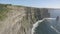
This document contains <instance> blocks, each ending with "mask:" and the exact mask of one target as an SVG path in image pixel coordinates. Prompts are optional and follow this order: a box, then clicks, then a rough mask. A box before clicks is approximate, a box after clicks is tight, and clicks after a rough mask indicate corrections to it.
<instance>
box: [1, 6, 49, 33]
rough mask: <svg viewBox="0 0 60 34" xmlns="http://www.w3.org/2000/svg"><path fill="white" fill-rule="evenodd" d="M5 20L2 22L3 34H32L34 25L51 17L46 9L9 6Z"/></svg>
mask: <svg viewBox="0 0 60 34" xmlns="http://www.w3.org/2000/svg"><path fill="white" fill-rule="evenodd" d="M6 8H8V9H9V10H8V13H6V15H7V17H6V19H5V20H3V21H0V24H2V25H1V26H0V27H1V28H0V33H1V34H31V29H32V27H33V26H32V25H33V24H34V23H35V22H36V21H38V20H41V19H43V18H46V17H50V14H49V13H48V9H46V8H43V9H41V8H32V7H23V6H12V5H7V6H6Z"/></svg>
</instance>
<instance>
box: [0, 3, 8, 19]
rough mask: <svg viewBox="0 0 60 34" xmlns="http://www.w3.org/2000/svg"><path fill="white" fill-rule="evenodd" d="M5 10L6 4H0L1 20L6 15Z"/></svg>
mask: <svg viewBox="0 0 60 34" xmlns="http://www.w3.org/2000/svg"><path fill="white" fill-rule="evenodd" d="M7 12H8V8H7V5H4V4H0V20H3V19H4V18H5V17H6V14H7Z"/></svg>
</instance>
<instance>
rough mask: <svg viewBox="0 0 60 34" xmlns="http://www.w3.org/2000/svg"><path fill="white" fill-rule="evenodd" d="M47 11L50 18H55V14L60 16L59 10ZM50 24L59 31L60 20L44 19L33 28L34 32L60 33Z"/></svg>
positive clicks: (42, 33) (37, 33)
mask: <svg viewBox="0 0 60 34" xmlns="http://www.w3.org/2000/svg"><path fill="white" fill-rule="evenodd" d="M49 13H50V17H51V18H56V17H57V16H60V10H49ZM50 26H53V27H54V28H55V29H56V30H58V31H59V32H60V20H59V21H56V20H44V21H43V22H42V23H40V24H39V26H37V27H36V28H35V33H34V34H60V33H58V32H56V31H55V30H54V29H52V28H51V27H50Z"/></svg>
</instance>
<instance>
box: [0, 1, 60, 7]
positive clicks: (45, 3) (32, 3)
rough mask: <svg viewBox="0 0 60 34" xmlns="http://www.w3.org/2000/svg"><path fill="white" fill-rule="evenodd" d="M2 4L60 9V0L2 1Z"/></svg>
mask: <svg viewBox="0 0 60 34" xmlns="http://www.w3.org/2000/svg"><path fill="white" fill-rule="evenodd" d="M0 3H2V4H14V5H23V6H31V7H39V8H41V7H44V8H45V7H46V8H60V0H0Z"/></svg>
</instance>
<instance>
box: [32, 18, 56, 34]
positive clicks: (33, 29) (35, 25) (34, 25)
mask: <svg viewBox="0 0 60 34" xmlns="http://www.w3.org/2000/svg"><path fill="white" fill-rule="evenodd" d="M45 19H55V18H43V19H42V20H39V21H37V22H36V23H34V24H33V28H32V32H31V33H32V34H34V32H35V28H36V27H37V26H38V24H39V23H41V22H43V21H44V20H45Z"/></svg>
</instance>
